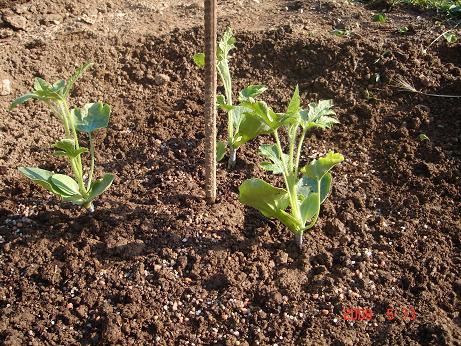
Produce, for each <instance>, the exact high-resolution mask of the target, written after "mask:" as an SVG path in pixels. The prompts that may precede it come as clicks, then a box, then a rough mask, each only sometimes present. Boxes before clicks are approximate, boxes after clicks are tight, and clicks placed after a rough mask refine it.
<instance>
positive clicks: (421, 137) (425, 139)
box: [418, 133, 430, 142]
mask: <svg viewBox="0 0 461 346" xmlns="http://www.w3.org/2000/svg"><path fill="white" fill-rule="evenodd" d="M418 140H419V141H420V142H423V141H429V140H430V139H429V137H428V136H427V135H426V134H425V133H420V134H419V136H418Z"/></svg>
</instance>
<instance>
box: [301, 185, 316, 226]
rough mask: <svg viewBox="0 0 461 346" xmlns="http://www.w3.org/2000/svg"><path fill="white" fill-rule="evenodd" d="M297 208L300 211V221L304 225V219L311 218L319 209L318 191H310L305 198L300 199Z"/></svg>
mask: <svg viewBox="0 0 461 346" xmlns="http://www.w3.org/2000/svg"><path fill="white" fill-rule="evenodd" d="M299 210H300V212H301V218H302V223H303V226H304V225H305V224H306V221H307V220H310V219H312V218H313V217H314V216H315V215H317V213H318V212H319V210H320V205H319V195H318V193H311V194H310V195H309V196H307V198H305V199H304V200H303V201H302V203H301V206H300V208H299Z"/></svg>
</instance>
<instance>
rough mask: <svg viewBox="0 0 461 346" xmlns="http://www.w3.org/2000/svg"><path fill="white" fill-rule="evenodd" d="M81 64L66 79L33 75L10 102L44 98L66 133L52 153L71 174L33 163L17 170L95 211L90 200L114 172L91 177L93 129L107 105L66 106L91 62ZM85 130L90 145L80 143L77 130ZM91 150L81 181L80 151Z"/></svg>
mask: <svg viewBox="0 0 461 346" xmlns="http://www.w3.org/2000/svg"><path fill="white" fill-rule="evenodd" d="M91 65H92V64H90V63H86V64H84V65H82V66H81V67H80V68H78V69H77V71H76V72H75V73H74V75H73V76H72V77H70V78H69V79H68V80H67V81H65V80H59V81H57V82H56V83H54V84H49V83H48V82H46V81H45V80H43V79H41V78H35V83H34V90H33V91H32V92H29V93H27V94H25V95H23V96H21V97H19V98H17V99H16V100H14V101H13V103H12V104H11V106H10V109H14V108H15V107H16V106H18V105H20V104H23V103H25V102H26V101H28V100H30V99H37V100H40V101H43V102H44V103H45V104H46V105H47V106H48V107H49V108H50V110H51V112H52V113H53V114H54V115H55V116H56V118H58V120H59V122H60V123H61V124H62V126H63V128H64V134H65V137H64V138H63V139H61V140H59V141H57V142H56V143H55V144H54V145H53V148H54V155H55V156H61V157H65V158H67V159H68V161H69V163H70V167H71V169H72V173H73V178H72V177H70V176H68V175H64V174H58V173H54V172H50V171H47V170H44V169H41V168H36V167H20V168H19V171H20V172H21V173H22V174H23V175H25V176H26V177H27V178H29V179H31V180H32V181H33V182H35V183H37V184H38V185H40V186H42V187H44V188H45V189H47V190H48V191H50V192H51V193H53V194H54V195H56V196H59V197H61V198H62V200H63V201H65V202H71V203H73V204H76V205H79V206H83V207H85V208H87V209H88V210H90V211H91V212H92V211H94V206H93V200H94V199H96V198H97V197H98V196H99V195H101V194H102V193H103V192H104V191H106V190H107V189H108V188H109V187H110V185H111V184H112V182H113V180H114V175H113V174H109V173H106V174H104V175H103V177H102V178H100V179H97V180H94V181H93V174H94V163H95V145H94V139H93V136H92V133H93V132H94V131H95V130H97V129H101V128H106V127H107V126H108V124H109V116H110V107H109V105H107V104H105V103H101V102H96V103H88V104H86V105H85V106H83V107H82V108H72V109H70V108H69V103H68V97H69V94H70V91H71V89H72V87H73V85H74V83H75V82H76V81H77V79H78V78H79V77H80V76H81V75H82V74H83V73H84V72H85V71H86V70H87V69H88V68H89V67H90V66H91ZM78 132H79V133H86V134H87V135H88V141H89V146H90V149H89V150H88V149H87V148H84V147H81V146H80V144H79V141H78V134H77V133H78ZM88 152H89V154H90V157H91V159H90V168H89V172H88V179H87V181H86V186H85V181H84V170H83V166H82V154H86V153H88Z"/></svg>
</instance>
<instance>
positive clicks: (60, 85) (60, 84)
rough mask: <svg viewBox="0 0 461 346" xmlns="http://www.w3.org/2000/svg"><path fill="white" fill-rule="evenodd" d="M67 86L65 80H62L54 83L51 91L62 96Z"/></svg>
mask: <svg viewBox="0 0 461 346" xmlns="http://www.w3.org/2000/svg"><path fill="white" fill-rule="evenodd" d="M65 85H66V81H65V80H63V79H60V80H58V81H57V82H56V83H54V84H53V85H52V86H51V88H50V89H51V91H54V92H55V93H58V94H62V93H63V90H64V87H65Z"/></svg>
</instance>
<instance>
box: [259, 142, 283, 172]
mask: <svg viewBox="0 0 461 346" xmlns="http://www.w3.org/2000/svg"><path fill="white" fill-rule="evenodd" d="M259 152H260V153H261V155H263V156H265V157H266V158H268V159H269V160H270V161H271V162H262V163H261V167H262V168H263V169H264V170H266V171H272V172H273V173H274V174H281V173H283V171H284V163H283V162H282V159H281V158H280V154H279V151H278V147H277V144H262V145H261V146H260V147H259ZM282 155H283V160H284V161H285V165H288V160H289V156H288V155H287V154H284V153H282Z"/></svg>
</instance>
